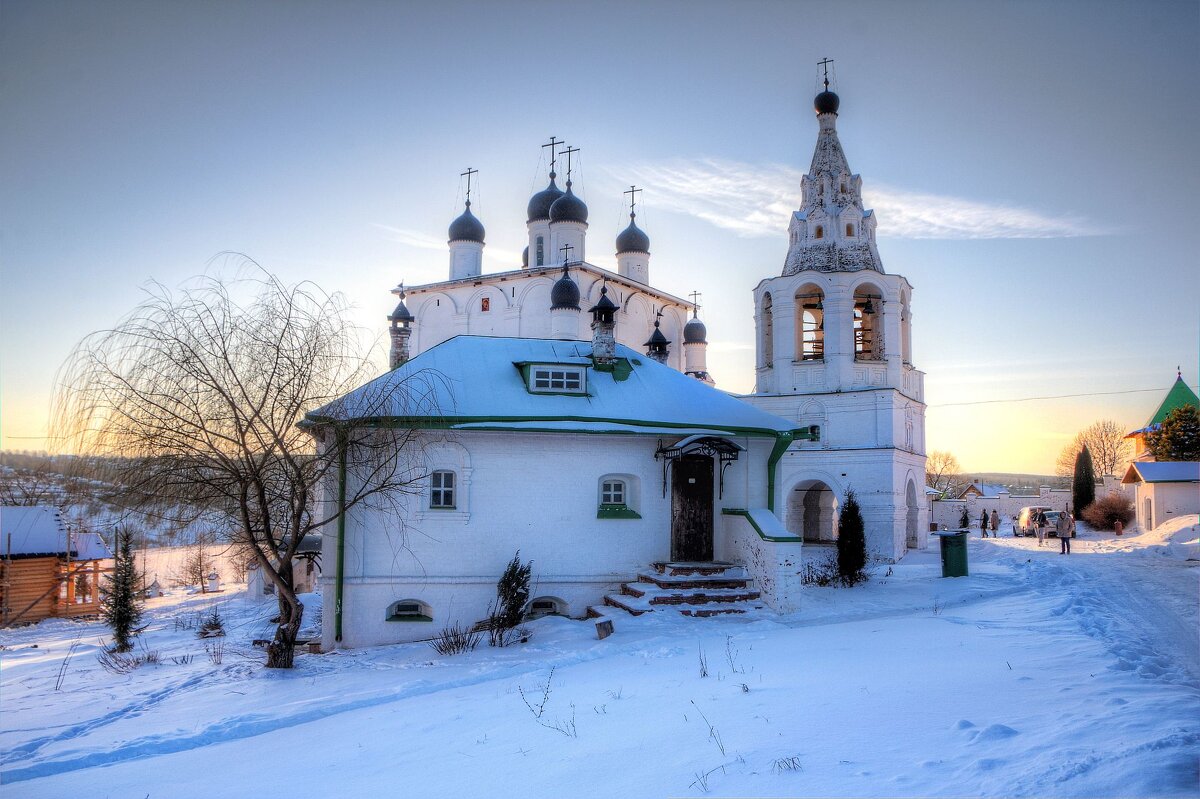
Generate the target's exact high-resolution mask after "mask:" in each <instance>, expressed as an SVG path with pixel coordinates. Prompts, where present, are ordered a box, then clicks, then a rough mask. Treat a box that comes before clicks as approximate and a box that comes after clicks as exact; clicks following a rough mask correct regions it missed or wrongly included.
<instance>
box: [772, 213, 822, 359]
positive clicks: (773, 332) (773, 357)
mask: <svg viewBox="0 0 1200 799" xmlns="http://www.w3.org/2000/svg"><path fill="white" fill-rule="evenodd" d="M817 230H820V228H817ZM760 326H761V328H762V366H766V367H770V366H772V365H773V362H774V360H775V330H774V327H775V326H774V322H773V319H772V311H771V295H770V294H764V295H763V298H762V319H761V320H760Z"/></svg>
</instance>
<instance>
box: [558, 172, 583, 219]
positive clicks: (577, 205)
mask: <svg viewBox="0 0 1200 799" xmlns="http://www.w3.org/2000/svg"><path fill="white" fill-rule="evenodd" d="M587 218H588V207H587V205H585V204H584V202H583V200H581V199H579V198H578V197H576V196H575V192H573V191H571V181H569V180H568V181H567V190H566V191H565V192H563V196H561V197H559V198H558V199H557V200H555V201H554V204H553V205H551V206H550V221H551V222H587Z"/></svg>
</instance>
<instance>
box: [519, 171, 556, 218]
mask: <svg viewBox="0 0 1200 799" xmlns="http://www.w3.org/2000/svg"><path fill="white" fill-rule="evenodd" d="M561 196H563V193H562V189H560V188H559V187H558V186H556V185H554V173H553V172H551V173H550V185H549V186H547V187H546V188H544V189H542V190H541V191H539V192H538V193H537V194H535V195H533V196H532V197H530V198H529V206H528V207H527V208H526V209H525V214H526V216H525V218H526V221H529V222H533V221H536V220H538V219H549V218H550V206H552V205H554V201H555V200H557V199H558V198H559V197H561Z"/></svg>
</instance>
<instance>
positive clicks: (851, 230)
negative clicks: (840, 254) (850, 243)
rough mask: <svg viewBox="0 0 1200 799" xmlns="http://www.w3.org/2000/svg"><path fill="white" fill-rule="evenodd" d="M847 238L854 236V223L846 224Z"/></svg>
mask: <svg viewBox="0 0 1200 799" xmlns="http://www.w3.org/2000/svg"><path fill="white" fill-rule="evenodd" d="M846 238H849V239H852V238H854V225H846Z"/></svg>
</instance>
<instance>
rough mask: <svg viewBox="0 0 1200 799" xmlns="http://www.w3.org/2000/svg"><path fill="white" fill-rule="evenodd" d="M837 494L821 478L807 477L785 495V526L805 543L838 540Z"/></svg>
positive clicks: (826, 542)
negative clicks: (786, 500) (809, 478)
mask: <svg viewBox="0 0 1200 799" xmlns="http://www.w3.org/2000/svg"><path fill="white" fill-rule="evenodd" d="M837 508H838V500H837V494H835V493H834V492H833V489H831V488H830V487H829V486H828V485H826V484H825V483H823V482H821V481H820V480H806V481H804V482H802V483H800V484H798V485H797V486H796V487H795V488H793V489H792V492H791V494H790V495H789V496H788V530H789V531H790V532H792V533H793V534H795V535H797V536H799V537H800V538H802V539H803V540H804V542H805V543H811V544H832V543H834V542H835V541H837Z"/></svg>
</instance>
